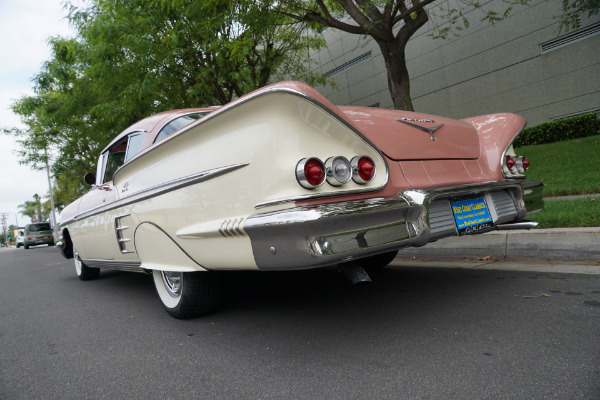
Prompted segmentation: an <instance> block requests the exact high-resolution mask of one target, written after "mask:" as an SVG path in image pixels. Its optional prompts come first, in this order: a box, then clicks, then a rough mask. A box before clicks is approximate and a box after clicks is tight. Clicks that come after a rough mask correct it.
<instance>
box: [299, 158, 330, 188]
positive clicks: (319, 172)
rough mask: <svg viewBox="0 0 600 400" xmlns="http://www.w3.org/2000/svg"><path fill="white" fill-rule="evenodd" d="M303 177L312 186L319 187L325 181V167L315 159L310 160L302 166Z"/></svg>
mask: <svg viewBox="0 0 600 400" xmlns="http://www.w3.org/2000/svg"><path fill="white" fill-rule="evenodd" d="M304 177H305V178H306V180H307V181H308V183H310V184H311V185H313V186H319V185H320V184H321V183H323V179H325V166H324V165H323V163H322V162H321V161H319V160H317V159H314V158H313V159H310V160H308V161H307V162H306V164H304Z"/></svg>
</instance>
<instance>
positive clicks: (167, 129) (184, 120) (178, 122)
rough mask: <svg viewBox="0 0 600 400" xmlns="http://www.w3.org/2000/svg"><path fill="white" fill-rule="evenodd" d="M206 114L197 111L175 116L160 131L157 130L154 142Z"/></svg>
mask: <svg viewBox="0 0 600 400" xmlns="http://www.w3.org/2000/svg"><path fill="white" fill-rule="evenodd" d="M206 114H208V112H199V113H193V114H188V115H183V116H181V117H178V118H175V119H174V120H172V121H171V122H169V123H167V124H166V125H165V126H164V127H163V128H162V129H161V130H160V132H158V135H156V139H154V143H156V142H160V141H161V140H163V139H164V138H166V137H167V136H169V135H170V134H172V133H173V132H175V131H178V130H180V129H181V128H183V127H184V126H187V125H189V124H191V123H192V122H194V121H196V120H197V119H199V118H202V117H203V116H205V115H206Z"/></svg>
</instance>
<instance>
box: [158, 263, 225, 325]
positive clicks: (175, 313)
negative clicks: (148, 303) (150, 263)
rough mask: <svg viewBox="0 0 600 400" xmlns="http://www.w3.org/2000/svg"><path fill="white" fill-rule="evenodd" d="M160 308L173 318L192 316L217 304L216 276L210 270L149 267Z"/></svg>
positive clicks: (206, 311) (203, 312) (217, 282)
mask: <svg viewBox="0 0 600 400" xmlns="http://www.w3.org/2000/svg"><path fill="white" fill-rule="evenodd" d="M152 275H153V278H154V286H155V287H156V292H157V293H158V297H159V298H160V301H161V303H162V305H163V307H164V309H165V310H166V311H167V312H168V313H169V314H170V315H171V316H172V317H175V318H181V319H183V318H193V317H197V316H200V315H204V314H207V313H209V312H211V311H212V310H213V309H214V308H215V307H216V305H217V292H218V287H219V281H218V277H217V275H216V274H215V273H214V272H211V271H206V272H168V271H158V270H154V271H152Z"/></svg>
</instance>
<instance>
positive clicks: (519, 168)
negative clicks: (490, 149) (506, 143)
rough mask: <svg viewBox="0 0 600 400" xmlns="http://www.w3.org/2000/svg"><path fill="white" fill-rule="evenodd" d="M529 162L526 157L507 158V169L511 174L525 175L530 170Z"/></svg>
mask: <svg viewBox="0 0 600 400" xmlns="http://www.w3.org/2000/svg"><path fill="white" fill-rule="evenodd" d="M529 165H530V163H529V160H528V159H527V157H525V156H508V155H507V156H506V168H508V171H509V172H510V173H511V174H524V173H525V172H527V170H528V169H529Z"/></svg>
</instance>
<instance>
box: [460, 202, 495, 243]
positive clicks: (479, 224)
mask: <svg viewBox="0 0 600 400" xmlns="http://www.w3.org/2000/svg"><path fill="white" fill-rule="evenodd" d="M450 205H451V206H452V212H453V213H454V221H456V227H457V228H458V234H459V235H470V234H472V233H477V232H481V231H484V230H489V229H490V228H492V227H493V226H494V224H493V222H492V217H490V212H489V211H488V208H487V205H486V204H485V199H484V198H483V197H478V198H476V199H467V200H458V201H452V202H450Z"/></svg>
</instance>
